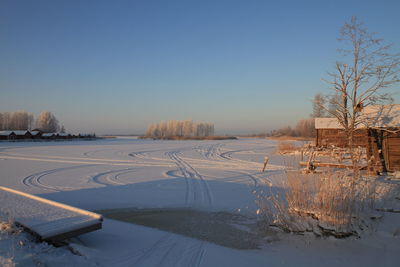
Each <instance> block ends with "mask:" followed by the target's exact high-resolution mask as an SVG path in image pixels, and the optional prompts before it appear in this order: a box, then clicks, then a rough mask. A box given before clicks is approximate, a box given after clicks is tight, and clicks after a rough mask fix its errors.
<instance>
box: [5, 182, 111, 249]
mask: <svg viewBox="0 0 400 267" xmlns="http://www.w3.org/2000/svg"><path fill="white" fill-rule="evenodd" d="M0 203H1V205H0V214H1V215H2V216H7V217H8V219H10V220H12V221H14V222H16V223H18V224H20V225H22V226H23V227H25V228H27V229H28V230H30V231H31V232H33V233H35V234H37V235H38V236H39V237H40V238H41V239H42V240H46V241H52V242H53V241H61V240H63V239H66V238H70V237H73V236H77V235H80V234H83V233H87V232H90V231H94V230H97V229H101V224H102V221H103V217H102V216H101V215H99V214H96V213H93V212H90V211H86V210H82V209H79V208H75V207H72V206H68V205H65V204H62V203H58V202H55V201H51V200H48V199H45V198H41V197H38V196H34V195H31V194H27V193H24V192H20V191H17V190H13V189H10V188H7V187H3V186H0Z"/></svg>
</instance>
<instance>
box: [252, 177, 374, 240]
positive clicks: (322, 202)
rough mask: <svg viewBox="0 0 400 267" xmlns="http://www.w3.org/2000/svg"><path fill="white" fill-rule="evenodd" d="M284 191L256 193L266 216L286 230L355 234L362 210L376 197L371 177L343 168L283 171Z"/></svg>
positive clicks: (370, 204)
mask: <svg viewBox="0 0 400 267" xmlns="http://www.w3.org/2000/svg"><path fill="white" fill-rule="evenodd" d="M282 181H285V182H284V183H285V185H283V186H282V187H283V188H285V190H284V192H283V193H276V192H273V189H271V191H270V192H267V194H261V195H260V196H258V200H257V202H258V204H259V206H260V210H261V212H262V213H263V215H264V216H265V219H266V220H268V221H269V223H270V224H274V225H277V226H279V227H280V228H282V229H284V230H285V231H289V232H304V231H312V232H314V233H316V234H319V235H323V234H331V235H334V236H337V237H345V236H349V235H353V234H356V230H358V229H357V226H359V223H360V221H359V220H360V215H361V212H363V211H366V210H371V208H372V207H373V204H374V201H375V185H376V183H375V182H374V180H368V179H363V178H360V177H355V176H354V175H353V174H352V173H349V172H345V171H340V172H339V171H337V172H324V173H319V174H304V173H302V172H300V171H290V172H286V174H285V177H282Z"/></svg>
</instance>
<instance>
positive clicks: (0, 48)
mask: <svg viewBox="0 0 400 267" xmlns="http://www.w3.org/2000/svg"><path fill="white" fill-rule="evenodd" d="M399 11H400V1H398V0H392V1H391V0H380V1H377V0H376V1H368V0H364V1H352V0H345V1H342V0H335V1H322V0H320V1H285V0H283V1H267V0H265V1H255V0H242V1H235V0H210V1H206V0H203V1H200V0H198V1H191V0H185V1H184V0H182V1H173V0H171V1H165V0H159V1H153V0H146V1H145V0H142V1H135V0H131V1H118V0H115V1H111V0H110V1H100V0H79V1H78V0H65V1H64V0H57V1H53V0H48V1H44V0H36V1H33V0H29V1H19V0H0V112H5V111H16V110H27V111H29V112H32V113H34V115H36V116H37V115H38V114H39V113H40V112H41V111H43V110H48V111H51V112H53V113H54V114H55V116H56V117H57V118H58V119H59V121H60V122H61V123H62V124H63V125H64V126H65V128H66V129H67V131H71V132H96V133H98V134H141V133H143V132H144V131H145V129H146V128H147V126H148V125H149V124H150V123H153V122H158V121H162V120H185V119H192V120H194V121H203V122H211V123H214V125H215V128H216V131H217V133H219V134H229V133H231V134H239V133H258V132H265V131H270V130H272V129H276V128H279V127H284V126H288V125H291V126H294V125H295V124H296V122H297V121H298V120H299V119H303V118H307V117H309V115H310V113H311V99H312V98H313V96H314V95H315V94H316V93H318V92H321V93H323V94H328V93H329V92H330V91H329V88H328V87H329V86H328V84H327V83H326V82H324V81H323V80H322V79H323V78H328V75H327V72H328V71H332V70H333V68H334V65H335V62H336V60H337V58H338V51H337V49H338V48H339V47H340V45H341V44H340V43H339V42H338V41H337V38H338V37H339V30H340V28H341V27H342V26H343V24H344V23H345V22H348V21H349V20H350V19H351V17H352V16H357V17H358V19H359V20H360V21H363V22H364V23H365V27H366V28H368V30H370V31H371V32H376V33H378V36H379V37H382V38H383V39H384V40H385V41H387V42H388V43H392V44H393V47H392V49H393V51H394V52H400V31H399V26H400V16H399ZM399 89H400V87H399V85H397V86H395V87H393V88H391V89H390V91H391V92H393V93H395V96H394V98H395V102H396V103H400V97H399V95H397V92H398V91H399V92H400V90H399Z"/></svg>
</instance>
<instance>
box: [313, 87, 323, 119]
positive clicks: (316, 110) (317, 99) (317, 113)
mask: <svg viewBox="0 0 400 267" xmlns="http://www.w3.org/2000/svg"><path fill="white" fill-rule="evenodd" d="M325 103H326V99H325V97H324V96H323V95H322V94H321V93H317V94H316V95H315V96H314V99H313V100H312V106H313V113H312V114H311V117H313V118H321V117H324V116H325V109H324V108H323V107H324V106H325Z"/></svg>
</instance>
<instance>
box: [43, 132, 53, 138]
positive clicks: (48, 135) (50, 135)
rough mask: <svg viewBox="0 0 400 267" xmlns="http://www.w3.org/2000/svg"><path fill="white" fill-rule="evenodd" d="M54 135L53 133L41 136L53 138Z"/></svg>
mask: <svg viewBox="0 0 400 267" xmlns="http://www.w3.org/2000/svg"><path fill="white" fill-rule="evenodd" d="M55 135H56V134H55V133H44V134H42V136H43V137H52V136H55Z"/></svg>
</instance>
